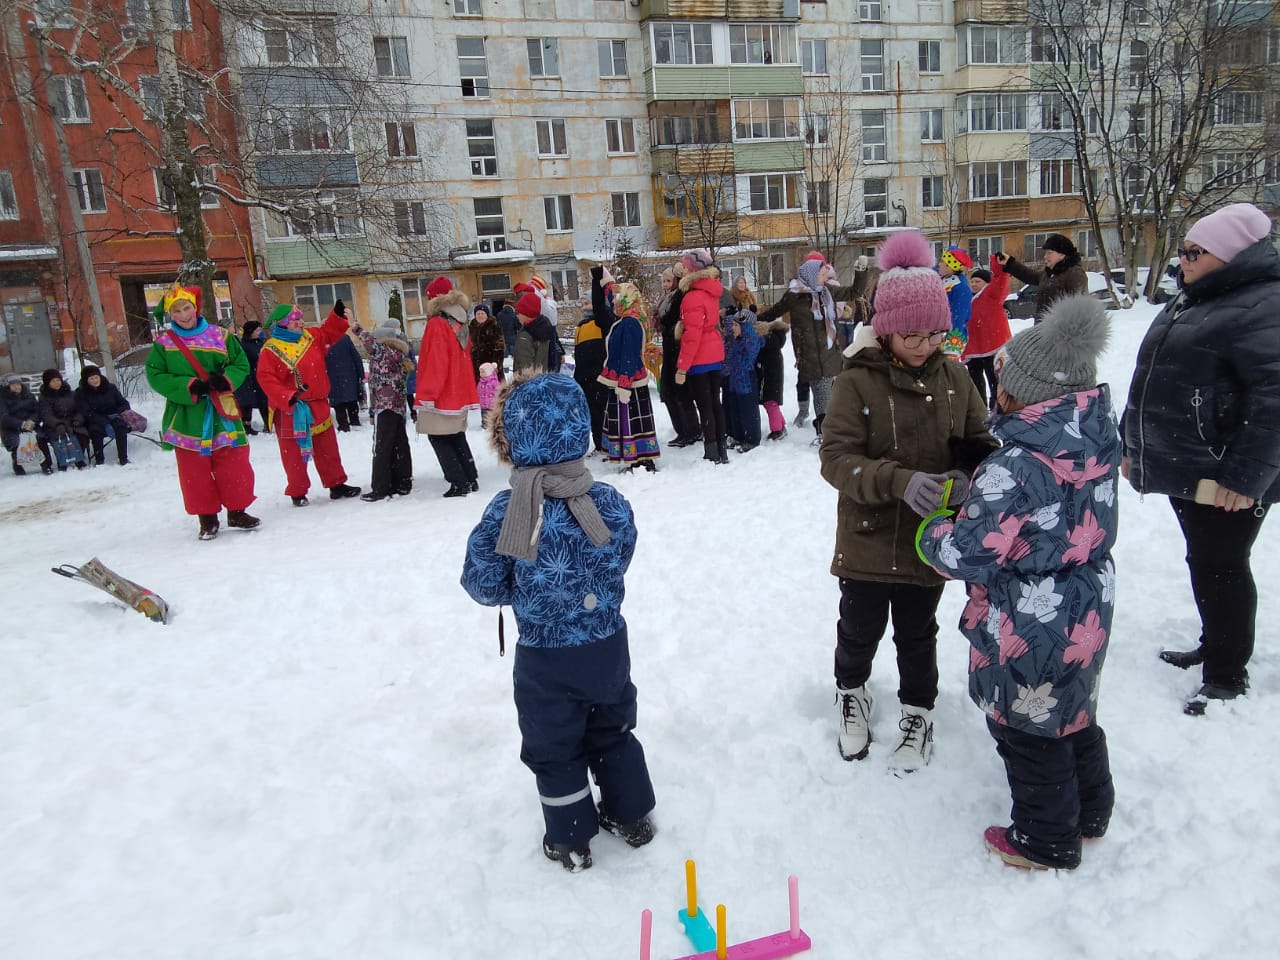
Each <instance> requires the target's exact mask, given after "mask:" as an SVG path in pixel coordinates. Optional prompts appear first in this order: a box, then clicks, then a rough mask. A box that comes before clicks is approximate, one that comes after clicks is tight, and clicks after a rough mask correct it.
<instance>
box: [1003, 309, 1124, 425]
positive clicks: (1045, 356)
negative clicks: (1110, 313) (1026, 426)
mask: <svg viewBox="0 0 1280 960" xmlns="http://www.w3.org/2000/svg"><path fill="white" fill-rule="evenodd" d="M1110 333H1111V321H1110V320H1109V319H1108V317H1107V311H1106V308H1105V307H1104V306H1103V305H1102V301H1100V300H1098V299H1096V298H1094V297H1091V296H1089V295H1088V294H1084V293H1081V294H1076V295H1074V296H1070V297H1063V298H1062V299H1061V300H1058V301H1057V302H1056V303H1054V305H1053V306H1052V307H1050V308H1049V309H1048V310H1046V311H1045V315H1044V319H1043V320H1041V321H1040V322H1039V323H1037V324H1036V325H1035V326H1034V327H1031V328H1030V329H1029V330H1023V331H1022V332H1021V333H1019V334H1018V335H1017V336H1015V337H1014V338H1013V339H1012V340H1010V341H1009V342H1008V343H1007V344H1005V347H1004V351H1003V354H1004V355H1003V360H1004V363H1003V365H1001V366H1000V367H999V371H1000V373H999V377H1000V386H1002V387H1003V388H1004V391H1005V393H1007V394H1009V396H1011V397H1014V398H1016V399H1018V400H1021V401H1022V402H1023V403H1025V404H1033V403H1041V402H1043V401H1045V400H1052V399H1053V398H1054V397H1062V396H1066V395H1067V394H1068V393H1077V392H1079V391H1081V390H1092V389H1093V388H1094V387H1096V386H1097V385H1098V356H1099V355H1100V354H1101V353H1102V351H1103V348H1104V347H1106V345H1107V338H1108V337H1109V336H1110Z"/></svg>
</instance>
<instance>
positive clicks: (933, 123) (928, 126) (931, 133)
mask: <svg viewBox="0 0 1280 960" xmlns="http://www.w3.org/2000/svg"><path fill="white" fill-rule="evenodd" d="M945 122H946V121H945V114H944V111H943V110H942V108H941V107H938V108H936V109H932V110H921V111H920V142H921V143H942V142H943V140H945V139H946V130H945V127H944V126H943V124H944V123H945Z"/></svg>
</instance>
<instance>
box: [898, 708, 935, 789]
mask: <svg viewBox="0 0 1280 960" xmlns="http://www.w3.org/2000/svg"><path fill="white" fill-rule="evenodd" d="M898 729H899V730H901V731H902V740H900V741H899V742H898V745H897V746H896V747H894V750H893V753H891V754H890V755H889V769H891V770H892V771H893V773H894V775H895V776H903V775H905V774H908V773H914V772H915V771H917V770H919V769H920V768H921V767H923V766H927V765H928V763H929V757H930V756H931V755H932V754H933V711H932V710H925V709H924V708H923V707H913V706H911V705H909V704H906V703H904V704H903V705H902V719H901V720H899V721H898Z"/></svg>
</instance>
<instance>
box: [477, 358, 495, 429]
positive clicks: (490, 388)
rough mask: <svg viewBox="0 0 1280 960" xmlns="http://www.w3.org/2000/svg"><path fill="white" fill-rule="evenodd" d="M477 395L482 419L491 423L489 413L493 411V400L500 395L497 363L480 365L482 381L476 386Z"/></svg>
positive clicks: (486, 422)
mask: <svg viewBox="0 0 1280 960" xmlns="http://www.w3.org/2000/svg"><path fill="white" fill-rule="evenodd" d="M476 393H478V394H479V395H480V419H481V421H482V422H483V423H485V424H488V422H489V411H490V410H492V409H493V398H494V397H496V396H497V395H498V365H497V364H496V363H482V364H480V381H479V382H478V383H477V384H476Z"/></svg>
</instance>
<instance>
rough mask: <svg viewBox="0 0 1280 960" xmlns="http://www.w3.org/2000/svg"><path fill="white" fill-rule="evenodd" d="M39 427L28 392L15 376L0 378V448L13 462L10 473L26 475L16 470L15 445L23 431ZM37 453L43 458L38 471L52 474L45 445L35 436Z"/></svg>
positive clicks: (36, 408) (37, 405) (35, 404)
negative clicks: (1, 444) (1, 443)
mask: <svg viewBox="0 0 1280 960" xmlns="http://www.w3.org/2000/svg"><path fill="white" fill-rule="evenodd" d="M39 424H40V403H39V401H37V400H36V398H35V395H34V394H33V393H32V392H31V388H30V387H28V386H27V383H26V381H25V380H23V379H22V377H20V376H18V375H17V374H16V373H11V374H9V375H8V376H6V377H5V378H4V389H3V393H0V431H2V433H3V438H4V448H5V449H6V450H8V451H9V456H10V457H11V458H12V459H13V472H14V473H16V474H17V475H18V476H22V475H23V474H25V473H26V472H27V471H26V470H24V469H23V468H22V467H20V466H18V443H19V442H20V441H21V438H22V433H23V431H30V430H35V429H36V427H37V426H39ZM36 442H37V443H38V444H39V445H40V452H41V453H42V454H44V463H43V464H41V466H40V469H41V470H43V471H44V472H45V473H52V472H53V455H52V454H50V453H49V442H48V441H47V440H45V438H44V437H43V436H40V435H39V434H37V435H36Z"/></svg>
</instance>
